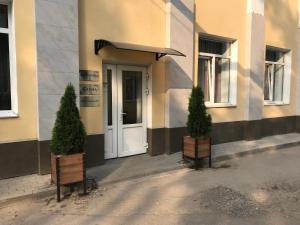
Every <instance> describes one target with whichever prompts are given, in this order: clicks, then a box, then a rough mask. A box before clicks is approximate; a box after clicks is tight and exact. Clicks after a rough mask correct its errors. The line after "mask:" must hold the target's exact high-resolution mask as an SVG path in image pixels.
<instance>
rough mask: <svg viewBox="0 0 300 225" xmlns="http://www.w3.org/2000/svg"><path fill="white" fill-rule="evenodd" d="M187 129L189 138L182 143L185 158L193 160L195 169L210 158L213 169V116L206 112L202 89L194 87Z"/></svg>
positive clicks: (190, 100) (185, 137)
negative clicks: (211, 134) (201, 161)
mask: <svg viewBox="0 0 300 225" xmlns="http://www.w3.org/2000/svg"><path fill="white" fill-rule="evenodd" d="M188 110H189V115H188V121H187V129H188V134H189V136H184V137H183V140H182V143H183V149H182V151H183V152H182V153H183V154H182V156H183V158H184V159H185V158H189V159H193V160H194V162H195V169H198V165H199V160H200V159H203V158H209V167H211V137H210V131H211V126H212V123H211V116H210V115H209V114H208V113H207V112H206V106H205V102H204V94H203V92H202V90H201V88H200V87H193V89H192V93H191V96H190V99H189V108H188Z"/></svg>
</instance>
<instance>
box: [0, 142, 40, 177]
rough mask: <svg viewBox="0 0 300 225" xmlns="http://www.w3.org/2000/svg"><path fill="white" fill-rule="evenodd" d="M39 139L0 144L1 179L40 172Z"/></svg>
mask: <svg viewBox="0 0 300 225" xmlns="http://www.w3.org/2000/svg"><path fill="white" fill-rule="evenodd" d="M37 161H38V153H37V141H22V142H13V143H4V144H0V179H5V178H11V177H16V176H23V175H29V174H33V173H37V172H38V164H37Z"/></svg>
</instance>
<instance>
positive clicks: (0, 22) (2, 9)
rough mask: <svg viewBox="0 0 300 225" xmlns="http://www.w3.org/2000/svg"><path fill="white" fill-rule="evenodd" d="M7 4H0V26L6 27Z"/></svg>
mask: <svg viewBox="0 0 300 225" xmlns="http://www.w3.org/2000/svg"><path fill="white" fill-rule="evenodd" d="M7 13H8V10H7V5H0V27H1V28H8V16H7Z"/></svg>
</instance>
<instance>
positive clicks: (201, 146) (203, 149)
mask: <svg viewBox="0 0 300 225" xmlns="http://www.w3.org/2000/svg"><path fill="white" fill-rule="evenodd" d="M182 158H183V160H185V159H191V160H194V166H195V169H196V170H198V167H199V161H200V160H202V159H205V158H208V160H209V168H211V166H212V159H211V158H212V157H211V138H210V137H197V138H192V137H190V136H185V137H183V139H182Z"/></svg>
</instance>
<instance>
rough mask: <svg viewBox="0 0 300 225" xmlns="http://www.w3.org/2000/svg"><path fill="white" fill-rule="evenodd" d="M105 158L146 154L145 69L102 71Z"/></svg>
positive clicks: (110, 68)
mask: <svg viewBox="0 0 300 225" xmlns="http://www.w3.org/2000/svg"><path fill="white" fill-rule="evenodd" d="M104 110H105V113H104V118H105V120H104V121H105V158H106V159H109V158H116V157H124V156H130V155H136V154H141V153H146V151H147V137H146V136H147V133H146V132H147V128H146V118H147V117H146V112H147V109H146V69H145V68H143V67H134V66H116V65H106V66H105V69H104Z"/></svg>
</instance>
